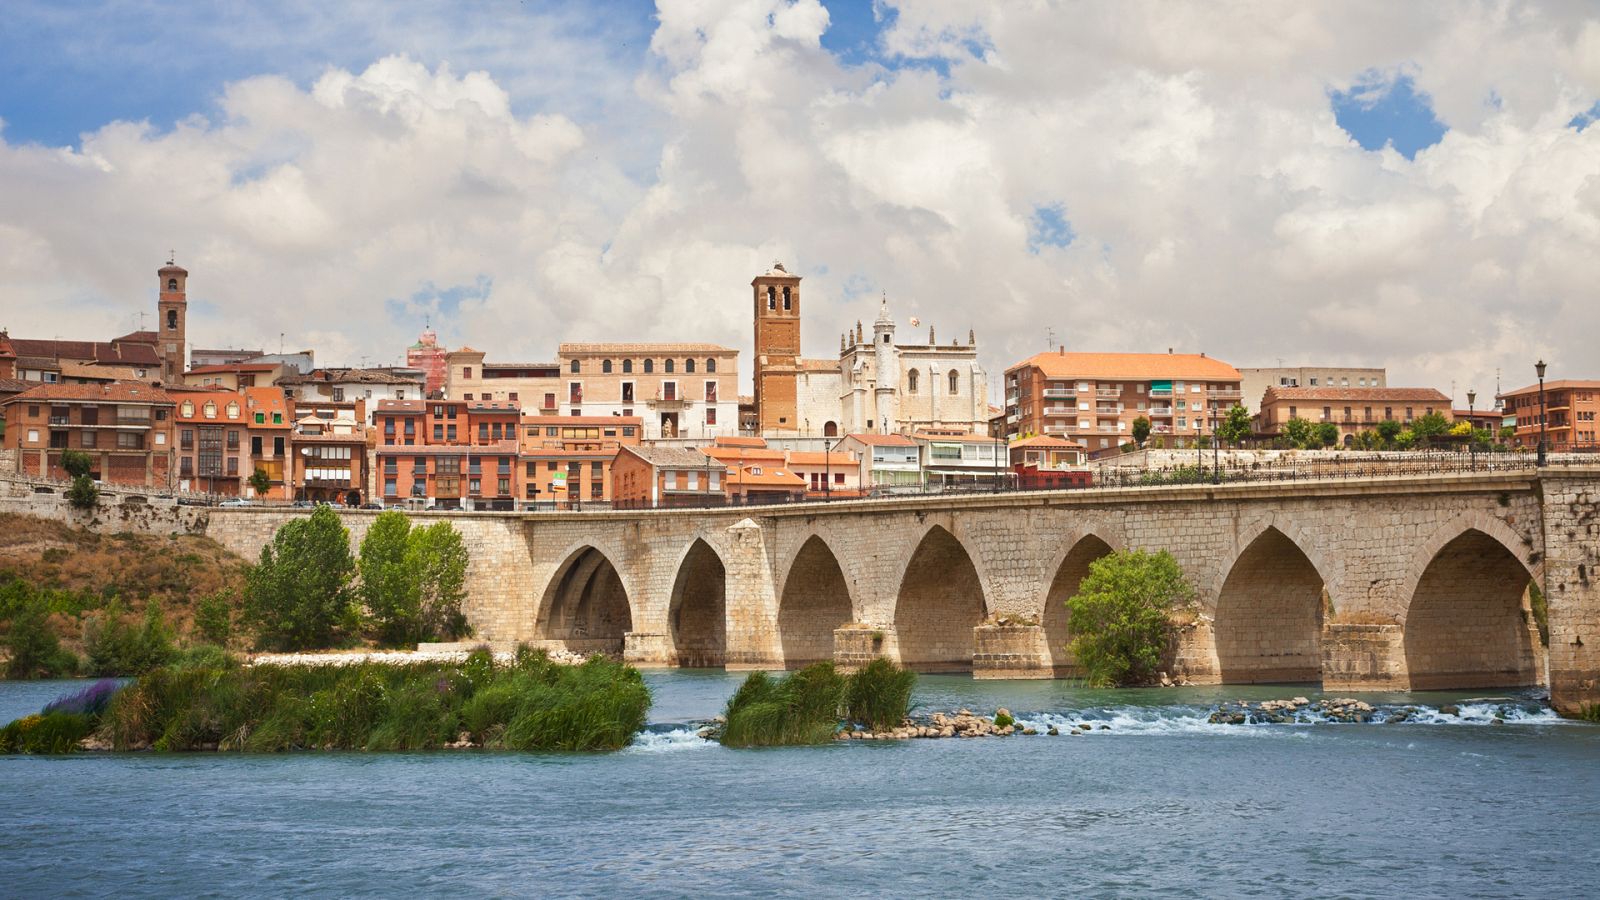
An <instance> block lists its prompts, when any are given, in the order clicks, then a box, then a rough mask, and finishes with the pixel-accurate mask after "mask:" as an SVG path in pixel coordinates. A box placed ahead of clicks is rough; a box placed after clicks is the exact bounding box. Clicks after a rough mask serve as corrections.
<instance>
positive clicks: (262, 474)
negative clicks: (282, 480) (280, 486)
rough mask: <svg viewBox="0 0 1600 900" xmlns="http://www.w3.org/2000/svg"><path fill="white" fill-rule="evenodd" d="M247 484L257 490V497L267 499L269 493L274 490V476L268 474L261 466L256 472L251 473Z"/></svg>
mask: <svg viewBox="0 0 1600 900" xmlns="http://www.w3.org/2000/svg"><path fill="white" fill-rule="evenodd" d="M245 483H246V484H248V485H250V487H251V488H252V489H254V490H255V492H256V496H257V497H265V496H266V495H267V491H270V490H272V476H271V475H268V474H267V470H266V469H263V468H260V467H259V466H258V467H257V468H256V470H255V471H254V472H251V473H250V477H249V479H247V480H246V482H245Z"/></svg>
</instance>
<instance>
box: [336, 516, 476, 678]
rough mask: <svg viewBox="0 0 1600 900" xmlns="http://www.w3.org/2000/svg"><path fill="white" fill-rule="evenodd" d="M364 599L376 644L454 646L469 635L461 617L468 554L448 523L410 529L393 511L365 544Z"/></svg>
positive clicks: (362, 560)
mask: <svg viewBox="0 0 1600 900" xmlns="http://www.w3.org/2000/svg"><path fill="white" fill-rule="evenodd" d="M358 568H359V570H360V573H361V584H360V589H359V591H360V596H361V600H362V602H363V603H364V604H365V606H366V608H367V615H368V616H369V618H370V620H371V622H372V624H373V626H374V628H375V629H376V631H377V634H378V639H379V641H381V642H382V643H384V644H387V645H389V646H405V645H411V644H416V643H418V642H420V641H429V640H434V641H438V640H455V639H456V638H459V637H461V636H463V635H465V634H466V633H467V622H466V617H465V616H463V615H462V613H461V601H462V600H463V599H464V598H465V595H466V592H465V588H464V585H465V582H466V572H467V551H466V546H465V545H464V544H463V543H462V541H461V535H460V534H459V533H458V532H457V531H456V530H455V526H454V525H452V524H450V523H449V522H438V523H435V524H433V525H429V526H426V527H422V528H412V527H411V524H410V521H409V520H408V519H407V518H406V516H405V514H404V513H401V512H398V511H395V510H391V511H389V512H384V513H380V514H379V515H378V518H377V519H375V520H373V523H372V527H371V528H370V529H368V530H367V536H366V537H365V538H364V539H363V540H362V541H361V555H360V561H359V563H358Z"/></svg>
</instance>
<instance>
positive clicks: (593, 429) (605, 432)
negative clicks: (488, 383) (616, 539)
mask: <svg viewBox="0 0 1600 900" xmlns="http://www.w3.org/2000/svg"><path fill="white" fill-rule="evenodd" d="M643 431H644V424H643V421H642V420H641V419H640V418H639V417H638V416H631V417H628V418H623V417H621V416H576V417H574V416H526V415H525V416H523V417H522V455H521V457H520V463H521V466H522V475H521V478H520V479H519V488H518V496H519V497H520V498H521V499H522V500H523V502H524V503H528V502H532V503H539V504H554V505H556V506H558V507H573V506H578V505H580V504H595V503H609V502H611V462H612V460H613V459H615V458H616V455H617V448H618V447H621V446H624V445H630V446H637V445H638V444H639V442H640V440H641V435H642V433H643Z"/></svg>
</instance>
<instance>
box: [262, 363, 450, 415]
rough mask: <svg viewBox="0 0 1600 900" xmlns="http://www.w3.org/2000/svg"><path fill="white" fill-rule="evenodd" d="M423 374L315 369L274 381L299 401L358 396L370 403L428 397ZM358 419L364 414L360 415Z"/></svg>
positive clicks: (344, 399) (336, 400)
mask: <svg viewBox="0 0 1600 900" xmlns="http://www.w3.org/2000/svg"><path fill="white" fill-rule="evenodd" d="M424 377H425V376H424V374H423V373H422V372H421V371H420V370H416V369H388V368H385V369H352V368H324V369H313V370H311V371H309V372H306V373H305V374H303V375H302V374H299V373H292V374H289V375H285V376H283V377H282V378H279V379H278V380H277V381H276V382H275V383H276V384H277V385H278V387H280V388H283V392H284V393H285V394H287V395H289V396H290V397H291V398H293V399H294V400H295V402H297V403H300V404H306V403H317V404H328V403H333V404H345V403H351V404H353V403H355V402H356V401H358V400H364V401H366V403H367V405H368V406H371V405H372V404H373V403H374V402H376V401H378V400H423V399H426V397H427V390H426V388H425V386H424V383H423V381H424ZM357 420H358V421H362V420H364V417H362V416H358V417H357Z"/></svg>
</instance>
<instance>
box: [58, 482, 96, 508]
mask: <svg viewBox="0 0 1600 900" xmlns="http://www.w3.org/2000/svg"><path fill="white" fill-rule="evenodd" d="M66 498H67V502H68V503H71V504H72V506H73V508H74V509H94V508H95V506H97V505H98V504H99V503H100V488H98V487H96V486H95V483H94V479H92V478H90V477H89V476H87V475H79V476H78V477H76V478H74V479H72V484H71V486H69V487H68V488H67V493H66Z"/></svg>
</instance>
